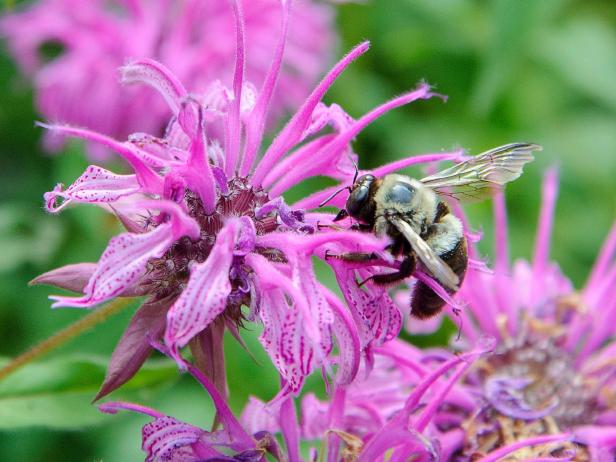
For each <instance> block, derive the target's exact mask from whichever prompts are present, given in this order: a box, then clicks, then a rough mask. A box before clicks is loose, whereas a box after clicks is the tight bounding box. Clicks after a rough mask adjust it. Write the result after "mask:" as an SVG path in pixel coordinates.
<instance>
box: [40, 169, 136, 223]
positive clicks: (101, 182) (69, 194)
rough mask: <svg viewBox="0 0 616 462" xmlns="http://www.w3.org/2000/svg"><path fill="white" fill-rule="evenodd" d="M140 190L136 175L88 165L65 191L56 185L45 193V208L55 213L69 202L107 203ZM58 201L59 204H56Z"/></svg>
mask: <svg viewBox="0 0 616 462" xmlns="http://www.w3.org/2000/svg"><path fill="white" fill-rule="evenodd" d="M140 189H141V187H140V185H139V182H138V181H137V176H136V175H116V174H115V173H113V172H110V171H109V170H105V169H104V168H101V167H97V166H96V165H90V166H89V167H88V168H87V169H86V171H85V172H84V173H83V174H82V175H81V176H80V177H79V178H77V180H76V181H75V182H74V183H73V184H72V185H70V186H69V187H68V188H67V189H66V190H64V191H63V190H62V185H60V184H59V185H57V186H56V187H55V188H54V190H53V191H49V192H47V193H45V208H46V209H47V211H48V212H52V213H56V212H59V211H60V210H62V209H63V208H64V207H66V206H67V205H68V204H70V203H71V202H73V201H75V202H89V203H107V202H115V201H117V200H118V199H119V198H121V197H124V196H128V195H131V194H135V193H137V192H139V190H140ZM58 199H61V203H60V204H58Z"/></svg>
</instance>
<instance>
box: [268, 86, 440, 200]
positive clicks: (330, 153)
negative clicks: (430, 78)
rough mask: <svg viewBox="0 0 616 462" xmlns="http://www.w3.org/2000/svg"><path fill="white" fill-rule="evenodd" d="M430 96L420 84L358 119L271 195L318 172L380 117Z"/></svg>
mask: <svg viewBox="0 0 616 462" xmlns="http://www.w3.org/2000/svg"><path fill="white" fill-rule="evenodd" d="M432 96H435V94H434V93H431V92H430V86H429V85H428V84H425V83H422V84H420V85H419V87H418V88H417V89H416V90H414V91H412V92H410V93H407V94H405V95H402V96H399V97H398V98H394V99H393V100H391V101H388V102H387V103H385V104H382V105H381V106H379V107H377V108H375V109H373V110H372V111H370V112H369V113H367V114H366V115H364V116H363V117H361V118H360V119H358V120H357V121H356V122H355V123H353V124H352V125H351V126H350V127H348V129H346V130H345V131H342V132H341V133H340V134H338V135H336V136H335V137H334V138H333V139H332V140H331V141H330V142H329V143H327V144H326V145H325V146H323V147H322V148H321V149H320V150H319V151H317V152H315V153H314V154H313V155H312V162H311V163H310V167H309V169H308V170H307V171H306V170H305V169H298V170H296V171H295V172H293V173H294V174H287V175H285V177H284V178H283V179H282V180H280V181H279V182H278V183H277V184H276V186H275V187H274V188H272V190H271V191H272V194H281V193H282V192H284V191H286V190H287V189H289V188H291V187H292V186H294V185H295V184H297V183H298V182H299V181H301V180H303V179H304V178H305V177H306V176H308V175H309V174H310V175H314V174H315V173H316V172H318V171H319V170H321V169H324V168H325V167H326V165H327V164H328V163H329V162H330V161H331V159H333V158H334V157H336V156H337V155H339V154H340V152H342V151H343V150H344V149H346V148H347V147H348V145H349V143H350V142H351V140H353V138H355V137H356V136H357V135H358V134H359V133H360V132H361V131H362V130H363V129H364V128H366V127H367V126H368V125H369V124H370V123H372V122H374V121H375V120H376V119H378V118H379V117H381V116H382V115H383V114H385V113H387V112H389V111H391V110H392V109H395V108H396V107H399V106H403V105H405V104H409V103H411V102H413V101H416V100H418V99H427V98H431V97H432Z"/></svg>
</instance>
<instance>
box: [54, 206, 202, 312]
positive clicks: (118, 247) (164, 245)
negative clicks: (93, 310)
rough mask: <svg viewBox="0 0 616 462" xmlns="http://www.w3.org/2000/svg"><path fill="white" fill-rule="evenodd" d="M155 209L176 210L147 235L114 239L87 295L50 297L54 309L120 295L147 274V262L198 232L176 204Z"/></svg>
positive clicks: (96, 302) (100, 300) (85, 293)
mask: <svg viewBox="0 0 616 462" xmlns="http://www.w3.org/2000/svg"><path fill="white" fill-rule="evenodd" d="M156 206H157V207H158V208H159V209H166V210H165V211H172V210H173V212H174V214H172V215H171V216H172V218H171V220H170V221H168V222H166V223H162V224H160V225H159V226H158V227H156V228H155V229H153V230H152V231H150V232H147V233H142V234H133V233H123V234H120V235H118V236H116V237H114V238H112V239H111V240H110V241H109V244H108V245H107V248H106V249H105V251H104V252H103V255H102V256H101V258H100V260H99V262H98V266H97V267H96V271H95V272H94V274H93V275H92V276H91V277H90V280H89V281H88V284H87V285H86V287H85V288H84V295H83V296H82V297H63V296H56V295H52V296H51V297H49V298H50V299H52V300H55V303H54V304H53V305H52V307H53V308H56V307H60V306H72V307H78V308H87V307H91V306H94V305H97V304H99V303H102V302H104V301H106V300H109V299H110V298H113V297H116V296H118V295H120V294H121V293H123V292H124V291H125V290H126V289H128V288H130V287H132V286H134V285H135V284H136V283H137V282H138V281H139V279H140V278H141V277H142V276H143V275H144V274H145V272H146V263H147V262H148V260H150V259H151V258H159V257H161V256H162V255H163V254H164V253H165V252H166V251H167V249H168V248H169V247H170V246H171V245H172V244H173V243H174V242H175V241H176V240H177V239H179V238H180V237H181V236H184V235H191V236H192V237H194V235H195V231H197V232H198V225H197V224H196V223H195V222H194V220H193V219H192V218H190V217H187V216H184V215H183V213H181V211H180V210H179V207H178V206H177V204H167V203H165V202H163V201H157V202H156Z"/></svg>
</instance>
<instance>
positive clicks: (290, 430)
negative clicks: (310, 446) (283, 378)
mask: <svg viewBox="0 0 616 462" xmlns="http://www.w3.org/2000/svg"><path fill="white" fill-rule="evenodd" d="M298 429H299V424H298V422H297V415H296V413H295V405H294V404H293V399H292V398H290V397H289V398H286V399H285V400H284V401H283V402H282V404H281V405H280V430H281V431H282V437H283V439H284V443H285V446H286V447H287V456H288V458H289V462H300V461H301V458H300V456H299V431H298Z"/></svg>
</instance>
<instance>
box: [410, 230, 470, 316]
mask: <svg viewBox="0 0 616 462" xmlns="http://www.w3.org/2000/svg"><path fill="white" fill-rule="evenodd" d="M439 256H440V257H441V258H442V259H443V261H444V262H445V263H447V264H448V265H449V267H450V268H451V269H452V270H453V272H454V273H456V274H457V275H458V277H459V278H460V284H462V281H463V280H464V275H465V274H466V268H467V266H468V254H467V251H466V239H464V238H463V239H462V240H460V242H458V244H457V245H456V246H455V247H454V249H453V250H451V251H449V252H447V253H446V254H444V255H439ZM450 293H451V292H450ZM444 305H445V302H444V301H443V299H442V298H441V297H439V296H438V295H437V294H436V293H435V292H434V291H433V290H432V289H430V287H428V286H427V285H426V284H424V283H423V282H421V281H417V284H416V285H415V288H414V289H413V293H412V295H411V314H412V315H413V316H415V317H416V318H419V319H427V318H430V317H432V316H434V315H435V314H437V313H438V312H439V311H440V310H441V308H443V306H444Z"/></svg>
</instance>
